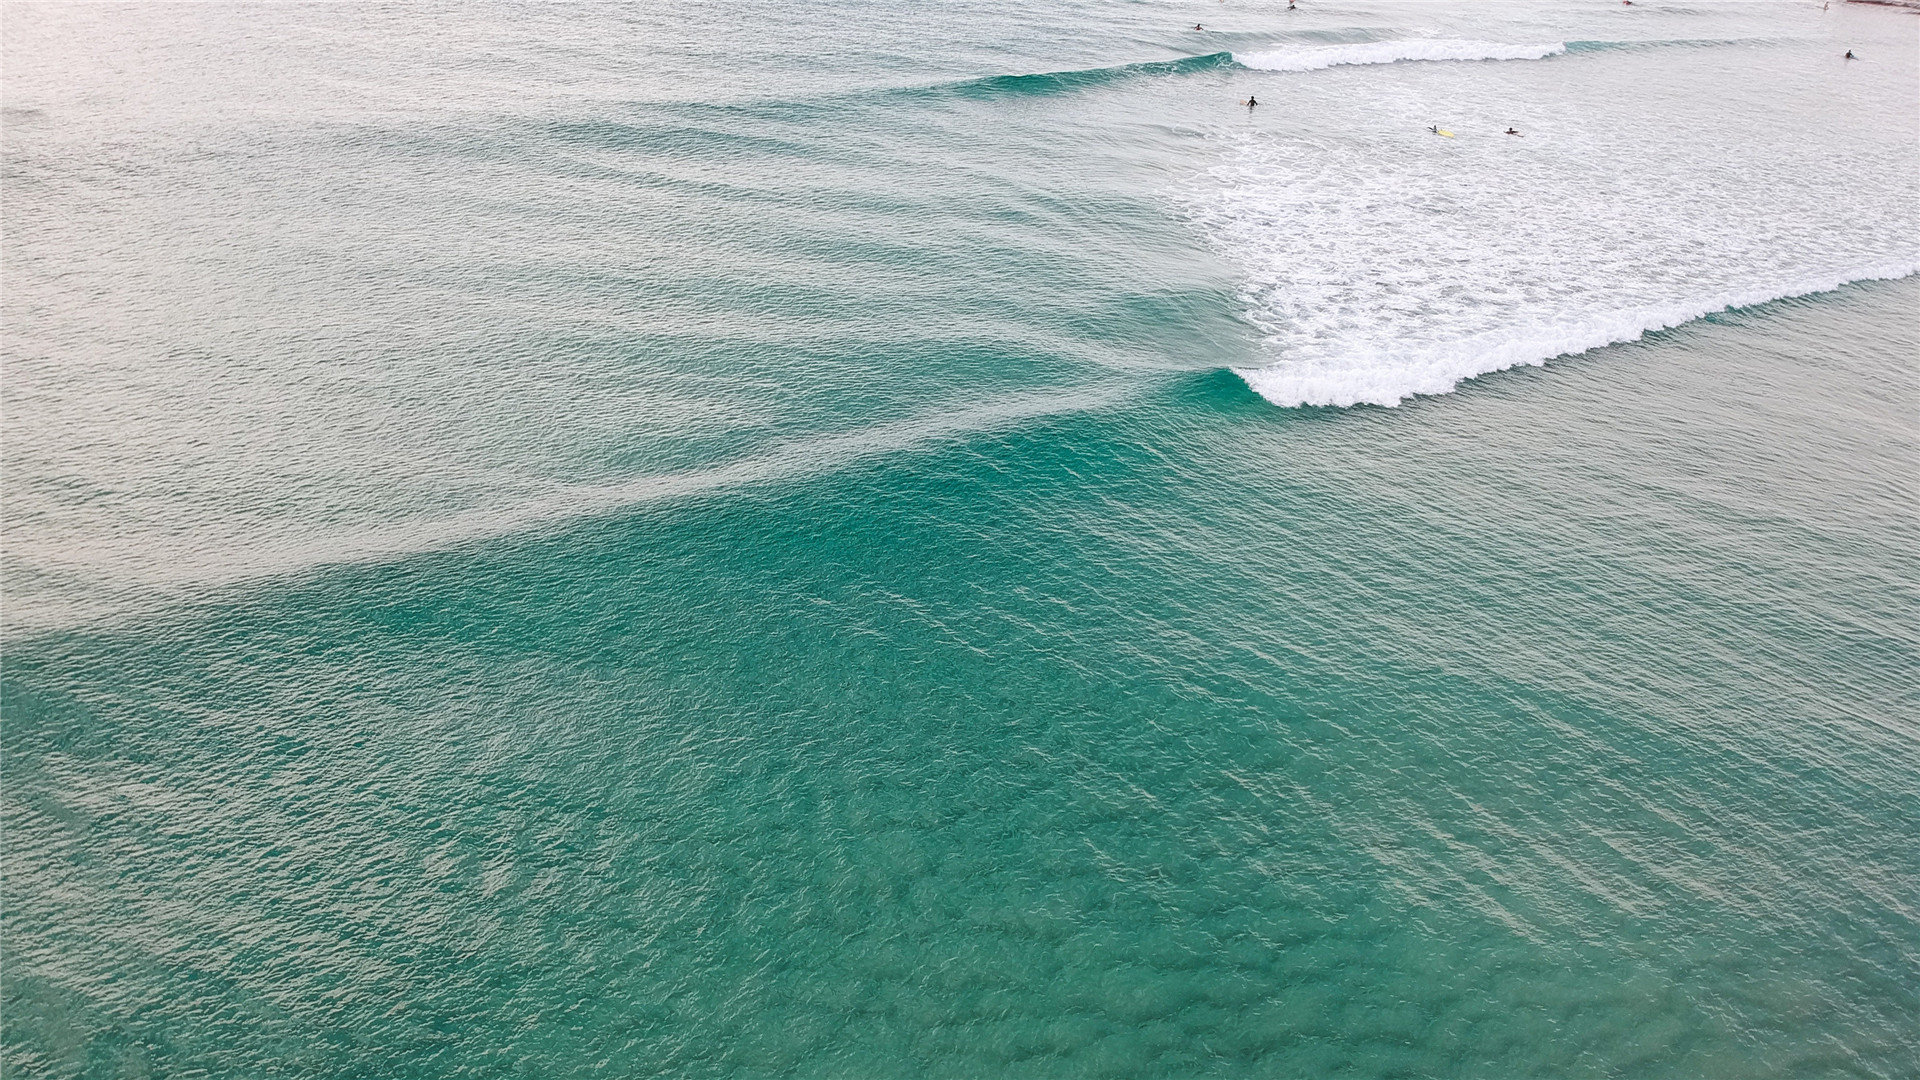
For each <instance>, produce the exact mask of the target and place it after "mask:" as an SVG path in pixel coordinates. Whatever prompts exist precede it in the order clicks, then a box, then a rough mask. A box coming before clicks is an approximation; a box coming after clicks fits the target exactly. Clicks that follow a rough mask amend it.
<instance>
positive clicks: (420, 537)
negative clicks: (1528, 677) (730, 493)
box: [0, 382, 1132, 636]
mask: <svg viewBox="0 0 1920 1080" xmlns="http://www.w3.org/2000/svg"><path fill="white" fill-rule="evenodd" d="M1131 389H1132V385H1131V384H1127V383H1119V382H1114V383H1105V384H1096V385H1093V386H1088V387H1083V388H1079V389H1071V390H1061V391H1047V392H1036V393H1027V394H1013V395H1008V396H1005V397H1002V398H997V399H994V400H991V401H987V402H982V403H980V404H977V405H973V406H970V407H966V408H961V409H956V410H953V411H950V412H944V413H935V414H932V415H922V416H914V417H908V418H904V419H901V420H895V421H891V422H888V423H883V424H879V425H877V426H874V427H871V428H867V429H864V430H860V431H852V432H845V433H840V434H832V435H821V436H817V437H814V438H810V439H804V440H800V441H797V442H794V443H791V444H788V445H787V446H784V447H780V448H776V449H774V450H771V451H770V452H768V453H766V454H764V455H762V456H759V457H755V458H750V459H747V460H744V461H738V462H734V463H731V464H726V465H717V466H713V467H711V468H704V469H691V470H687V471H684V472H678V473H671V474H666V475H653V476H641V477H635V478H633V479H630V480H622V481H616V482H612V483H600V484H561V485H555V486H554V487H552V488H550V489H549V490H547V491H546V492H543V493H539V494H535V495H531V496H526V497H522V498H519V499H517V500H515V501H511V502H507V503H506V504H504V505H498V506H489V507H483V508H478V509H473V510H468V511H464V512H461V513H456V514H450V515H447V516H444V517H433V518H423V519H415V520H412V521H406V522H391V523H369V524H365V525H362V526H360V527H357V528H351V527H350V528H338V527H326V528H319V529H313V530H306V531H301V530H273V531H270V532H265V533H262V532H251V533H245V534H232V535H227V536H221V537H210V536H207V535H204V534H196V535H192V536H178V537H176V536H166V535H157V534H155V535H145V536H137V537H127V538H125V541H124V542H123V543H121V544H116V545H114V546H113V547H111V548H110V549H106V550H102V549H100V548H87V549H74V548H65V549H52V548H48V549H42V550H35V551H31V552H29V553H28V554H29V555H30V557H31V560H32V564H33V569H34V571H35V572H36V573H37V574H39V575H42V576H46V577H49V578H56V579H57V578H65V579H68V580H71V581H83V582H85V583H86V584H87V586H88V587H89V588H88V591H89V592H90V593H92V595H91V596H88V597H86V598H65V597H54V596H41V597H34V596H21V595H19V593H18V590H17V589H15V590H14V593H15V594H14V595H13V596H10V597H9V603H8V604H7V607H6V610H5V613H4V616H5V619H4V623H3V624H0V625H4V628H5V630H6V632H7V634H8V635H9V636H11V635H13V634H17V633H25V634H36V633H46V632H58V631H60V630H64V629H69V628H72V627H77V626H95V627H97V626H100V625H103V624H109V623H112V622H113V621H116V620H124V619H128V618H139V617H142V616H143V615H147V614H152V613H153V612H155V611H158V610H160V609H163V608H165V607H166V606H168V605H170V604H175V603H180V602H182V601H186V600H189V599H191V598H192V597H193V596H194V595H195V594H198V593H201V592H204V591H206V590H211V589H219V588H225V587H230V586H234V585H241V584H246V583H250V582H255V581H262V580H271V579H287V578H297V577H300V576H302V575H305V574H309V573H313V572H315V571H318V570H321V569H324V568H326V567H329V566H342V565H361V564H376V563H382V562H390V561H393V560H397V559H402V558H406V557H408V556H413V555H422V554H427V553H429V552H436V551H446V550H449V549H452V548H456V547H460V546H462V545H465V544H471V543H477V542H480V541H485V540H491V539H497V538H500V537H505V536H511V535H518V534H525V533H532V532H537V531H539V530H542V529H549V528H556V527H561V526H565V525H567V524H569V523H572V522H576V521H581V520H585V519H588V518H593V517H599V516H604V515H607V514H614V513H619V512H622V511H625V510H630V509H634V508H637V507H641V506H647V505H653V504H662V503H668V502H672V501H675V500H679V499H686V498H692V497H696V496H699V495H702V494H705V493H708V492H714V491H720V490H727V489H733V488H742V487H750V486H754V485H764V484H769V483H777V482H782V481H792V480H803V479H806V478H809V477H813V476H819V475H824V474H827V473H830V472H833V471H835V470H837V469H842V468H846V467H849V466H852V465H854V464H857V463H858V462H860V461H863V460H866V459H869V458H873V457H878V456H881V455H885V454H891V453H899V452H902V451H907V450H912V449H914V448H916V447H920V446H925V445H929V444H936V443H941V442H946V441H950V440H954V439H960V438H966V437H969V436H974V435H980V434H984V433H987V432H991V431H997V430H1004V429H1006V428H1008V427H1012V426H1015V425H1018V424H1020V423H1022V422H1025V421H1028V420H1033V419H1037V418H1040V417H1045V416H1052V415H1058V414H1062V413H1070V412H1083V411H1087V410H1091V409H1098V408H1103V407H1106V406H1108V405H1112V404H1114V403H1116V402H1119V401H1121V400H1123V399H1124V398H1125V397H1126V396H1127V395H1128V394H1129V393H1130V392H1131ZM11 554H13V555H14V556H15V557H16V558H18V557H19V556H20V555H21V554H22V553H21V552H19V551H18V550H16V551H14V552H12V553H11Z"/></svg>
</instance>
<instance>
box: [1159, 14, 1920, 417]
mask: <svg viewBox="0 0 1920 1080" xmlns="http://www.w3.org/2000/svg"><path fill="white" fill-rule="evenodd" d="M1587 44H1590V45H1591V44H1596V43H1587ZM1617 44H1629V43H1617ZM1637 44H1640V45H1660V44H1683V45H1687V46H1689V48H1688V50H1687V51H1686V53H1685V54H1684V56H1682V57H1676V55H1675V54H1673V53H1670V52H1665V51H1662V50H1659V49H1654V48H1647V49H1626V48H1609V49H1598V48H1587V49H1581V50H1575V51H1572V52H1569V51H1568V50H1567V49H1566V47H1565V45H1564V44H1560V43H1554V44H1544V45H1500V44H1496V43H1488V42H1475V41H1464V40H1451V39H1423V38H1405V39H1398V40H1389V41H1376V42H1367V43H1356V44H1340V45H1299V46H1291V47H1289V48H1287V49H1284V50H1273V51H1266V52H1254V53H1239V52H1237V53H1236V54H1235V59H1236V60H1237V61H1238V62H1239V63H1240V64H1242V65H1244V66H1247V67H1250V68H1256V69H1260V70H1261V71H1262V72H1263V74H1264V73H1266V72H1271V73H1272V74H1271V75H1268V76H1266V78H1265V79H1264V80H1261V81H1255V82H1251V83H1250V84H1249V85H1250V86H1252V87H1254V88H1255V89H1254V90H1253V91H1252V92H1253V93H1256V94H1257V95H1258V97H1259V99H1260V101H1261V102H1262V106H1261V109H1260V110H1259V112H1258V113H1257V114H1256V115H1254V116H1252V117H1250V119H1249V122H1248V123H1247V124H1246V125H1244V126H1242V127H1241V128H1240V129H1239V130H1230V129H1221V130H1217V131H1216V132H1214V134H1213V138H1214V139H1215V140H1216V141H1217V142H1218V143H1219V144H1220V145H1221V151H1220V160H1219V161H1218V163H1217V164H1215V165H1213V166H1211V167H1210V168H1208V169H1207V170H1206V172H1205V175H1204V177H1203V178H1202V179H1201V180H1200V181H1199V182H1197V183H1195V184H1193V185H1191V186H1190V188H1189V189H1188V190H1187V191H1185V192H1184V193H1183V196H1182V198H1183V200H1184V206H1185V207H1186V210H1187V212H1188V213H1189V214H1190V216H1191V219H1192V220H1193V221H1195V222H1196V223H1197V224H1198V226H1199V227H1200V228H1201V229H1203V230H1204V231H1205V232H1206V234H1207V235H1208V236H1209V237H1210V238H1211V239H1212V241H1213V243H1214V244H1215V246H1216V247H1217V249H1218V250H1219V251H1221V253H1222V254H1223V255H1225V256H1226V257H1227V258H1228V259H1229V260H1231V261H1232V262H1234V263H1235V264H1236V265H1237V266H1239V267H1240V268H1241V270H1242V272H1243V274H1244V278H1243V282H1242V285H1241V290H1240V292H1241V299H1242V302H1243V304H1244V311H1245V314H1246V317H1247V319H1248V320H1249V321H1250V322H1251V323H1253V324H1254V325H1255V326H1257V327H1258V328H1259V330H1260V332H1261V335H1262V339H1263V349H1262V352H1263V354H1264V355H1263V358H1262V360H1261V362H1259V363H1256V364H1250V365H1244V366H1236V368H1235V370H1236V372H1237V373H1238V374H1240V375H1241V376H1242V378H1244V379H1245V380H1246V382H1247V384H1248V385H1249V386H1251V387H1252V388H1253V389H1254V390H1256V391H1258V392H1259V393H1260V394H1261V395H1262V396H1264V397H1265V398H1267V399H1268V400H1269V401H1271V402H1273V403H1274V404H1276V405H1281V406H1301V405H1330V406H1353V405H1362V404H1371V405H1394V404H1397V403H1399V402H1401V401H1404V400H1405V399H1407V398H1409V397H1411V396H1415V395H1424V394H1441V393H1446V392H1448V391H1450V390H1452V389H1453V388H1454V387H1455V386H1457V385H1458V384H1459V383H1460V382H1461V381H1462V380H1465V379H1469V378H1472V377H1474V376H1478V375H1483V374H1486V373H1489V372H1494V371H1499V370H1503V369H1506V368H1510V367H1514V366H1516V365H1527V364H1539V363H1543V362H1545V361H1548V360H1551V359H1553V358H1555V357H1558V356H1563V355H1567V354H1571V353H1580V352H1584V351H1586V350H1589V349H1593V348H1596V347H1599V346H1603V345H1608V344H1612V343H1616V342H1623V341H1631V340H1635V339H1638V338H1639V337H1640V336H1642V335H1643V334H1645V333H1647V332H1650V331H1657V330H1661V329H1665V328H1669V327H1672V326H1675V325H1678V324H1681V323H1684V322H1687V321H1689V320H1692V319H1696V318H1700V317H1702V316H1705V315H1708V314H1710V313H1713V312H1716V311H1721V310H1724V309H1726V308H1729V307H1735V308H1737V307H1741V306H1745V305H1751V304H1756V303H1761V302H1765V301H1768V300H1773V299H1779V298H1785V297H1792V296H1799V295H1805V294H1808V293H1813V292H1819V291H1824V290H1829V289H1832V288H1835V287H1838V286H1839V285H1842V284H1845V283H1847V282H1853V281H1864V280H1874V279H1884V278H1898V277H1903V276H1906V275H1909V274H1912V273H1913V272H1914V270H1915V267H1916V265H1920V215H1916V180H1915V178H1916V177H1920V154H1916V152H1915V140H1914V133H1913V132H1912V131H1911V130H1910V128H1909V125H1908V124H1907V123H1904V122H1902V121H1900V120H1899V119H1897V118H1896V117H1895V116H1891V115H1887V114H1885V113H1883V112H1880V111H1878V110H1877V109H1876V108H1875V107H1874V104H1873V103H1874V102H1875V101H1876V100H1897V99H1898V98H1899V97H1900V96H1901V95H1903V94H1908V93H1910V91H1911V89H1912V87H1911V82H1912V73H1911V70H1910V69H1911V65H1910V64H1904V65H1903V64H1900V63H1896V62H1892V61H1893V60H1894V58H1893V57H1892V56H1888V57H1886V60H1887V61H1888V62H1885V63H1881V64H1878V65H1876V66H1872V67H1869V66H1868V65H1865V64H1858V65H1853V64H1850V63H1849V62H1848V61H1846V60H1845V59H1844V58H1843V57H1841V56H1840V55H1838V54H1837V53H1836V52H1833V51H1830V50H1820V51H1816V50H1814V49H1813V48H1811V47H1810V43H1808V42H1797V41H1791V40H1729V41H1725V42H1723V43H1721V44H1719V45H1717V46H1716V45H1712V44H1710V43H1702V42H1698V41H1677V42H1662V41H1659V40H1657V39H1649V40H1646V41H1641V42H1638V43H1637ZM1548 57H1551V58H1552V63H1551V64H1549V65H1538V64H1526V63H1522V64H1499V63H1494V64H1479V63H1426V62H1403V61H1435V60H1448V61H1478V60H1525V59H1542V58H1548ZM1356 65H1358V66H1356ZM1838 76H1844V78H1837V77H1838ZM1516 125H1517V126H1516ZM1435 128H1437V129H1444V130H1447V131H1450V132H1452V133H1453V134H1454V135H1455V137H1453V138H1442V137H1439V136H1437V135H1436V134H1435V132H1434V131H1433V130H1430V129H1435ZM1508 131H1513V132H1515V134H1511V135H1510V134H1507V132H1508Z"/></svg>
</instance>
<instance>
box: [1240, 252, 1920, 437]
mask: <svg viewBox="0 0 1920 1080" xmlns="http://www.w3.org/2000/svg"><path fill="white" fill-rule="evenodd" d="M1915 273H1920V263H1914V262H1904V263H1887V264H1882V265H1879V266H1872V267H1865V268H1862V269H1856V270H1848V271H1840V272H1835V273H1827V274H1820V275H1815V276H1811V277H1807V278H1802V279H1800V280H1799V281H1795V282H1791V283H1788V284H1785V285H1779V286H1773V287H1763V288H1755V289H1749V290H1746V291H1743V292H1730V293H1723V294H1720V295H1718V296H1713V297H1708V298H1705V299H1700V300H1691V301H1682V302H1677V303H1673V304H1665V305H1656V306H1648V307H1638V308H1627V309H1624V310H1620V311H1614V312H1609V313H1607V314H1605V315H1593V316H1588V317H1585V318H1581V319H1576V320H1572V321H1568V322H1565V323H1559V324H1551V323H1548V324H1532V325H1524V326H1514V327H1508V328H1504V329H1500V330H1495V331H1489V332H1486V333H1480V334H1474V335H1472V336H1470V337H1465V338H1461V339H1459V340H1458V341H1452V342H1446V343H1442V344H1438V345H1427V346H1421V347H1415V348H1408V349H1382V350H1378V351H1376V352H1374V353H1371V354H1363V355H1349V356H1344V357H1340V358H1339V359H1337V360H1334V361H1332V362H1326V361H1317V362H1316V361H1304V362H1297V363H1281V364H1275V365H1273V366H1271V367H1264V368H1257V369H1253V370H1246V371H1242V370H1238V369H1236V370H1235V371H1234V374H1236V375H1238V376H1240V378H1241V379H1243V380H1245V382H1246V384H1247V385H1248V386H1249V387H1251V388H1252V389H1253V390H1254V391H1255V392H1256V393H1258V394H1259V395H1260V396H1261V397H1263V398H1266V399H1267V400H1268V401H1270V402H1272V403H1273V404H1275V405H1279V406H1282V407H1284V408H1293V407H1296V406H1301V405H1336V406H1341V407H1347V406H1352V405H1386V406H1394V405H1398V404H1400V402H1401V401H1403V400H1405V399H1407V398H1409V397H1413V396H1416V395H1420V394H1445V393H1448V392H1450V391H1451V390H1453V388H1454V387H1455V386H1457V385H1458V384H1459V383H1460V382H1461V381H1463V380H1465V379H1470V378H1473V377H1474V376H1476V375H1485V374H1487V373H1489V372H1494V371H1504V370H1506V369H1507V368H1512V367H1519V366H1522V365H1530V366H1535V367H1537V366H1539V365H1541V364H1544V363H1546V362H1547V361H1548V360H1552V359H1554V358H1555V357H1559V356H1571V355H1574V354H1577V353H1583V352H1587V351H1588V350H1591V349H1598V348H1602V347H1604V346H1607V345H1617V344H1620V343H1622V342H1627V341H1637V340H1639V339H1640V338H1642V337H1644V336H1646V335H1647V334H1650V333H1654V332H1657V331H1660V330H1668V329H1671V328H1673V327H1676V326H1680V325H1682V324H1683V323H1689V322H1693V321H1694V320H1696V319H1701V318H1704V317H1706V316H1708V315H1713V314H1717V313H1719V312H1722V311H1730V310H1733V309H1735V308H1746V307H1753V306H1755V305H1757V304H1764V303H1768V302H1771V301H1774V300H1786V299H1790V298H1793V297H1797V296H1811V295H1814V294H1816V293H1823V292H1832V291H1833V290H1835V289H1838V288H1840V287H1841V286H1843V285H1849V284H1853V283H1854V282H1860V281H1886V280H1892V279H1896V278H1904V277H1909V276H1911V275H1913V274H1915Z"/></svg>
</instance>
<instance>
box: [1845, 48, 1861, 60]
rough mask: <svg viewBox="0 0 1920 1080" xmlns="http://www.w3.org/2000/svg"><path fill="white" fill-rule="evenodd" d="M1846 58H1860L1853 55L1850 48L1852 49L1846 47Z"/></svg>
mask: <svg viewBox="0 0 1920 1080" xmlns="http://www.w3.org/2000/svg"><path fill="white" fill-rule="evenodd" d="M1847 59H1849V60H1858V59H1860V58H1859V57H1857V56H1855V55H1853V50H1852V49H1848V50H1847Z"/></svg>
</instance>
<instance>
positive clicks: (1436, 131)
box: [1427, 124, 1440, 135]
mask: <svg viewBox="0 0 1920 1080" xmlns="http://www.w3.org/2000/svg"><path fill="white" fill-rule="evenodd" d="M1427 130H1428V131H1431V132H1433V133H1434V134H1435V135H1438V134H1440V125H1439V124H1435V125H1433V126H1432V127H1430V128H1428V129H1427Z"/></svg>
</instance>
